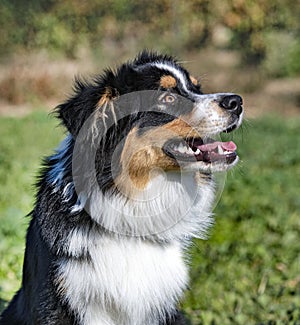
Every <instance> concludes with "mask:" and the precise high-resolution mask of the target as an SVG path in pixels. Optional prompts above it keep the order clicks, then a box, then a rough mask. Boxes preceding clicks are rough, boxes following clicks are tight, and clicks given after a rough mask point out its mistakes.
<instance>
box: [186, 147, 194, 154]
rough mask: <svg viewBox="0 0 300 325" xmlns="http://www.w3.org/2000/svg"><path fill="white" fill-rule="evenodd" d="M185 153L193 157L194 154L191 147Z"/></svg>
mask: <svg viewBox="0 0 300 325" xmlns="http://www.w3.org/2000/svg"><path fill="white" fill-rule="evenodd" d="M186 153H187V154H189V155H194V154H195V153H194V151H193V150H192V148H191V147H188V148H187V151H186Z"/></svg>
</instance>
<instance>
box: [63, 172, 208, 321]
mask: <svg viewBox="0 0 300 325" xmlns="http://www.w3.org/2000/svg"><path fill="white" fill-rule="evenodd" d="M174 177H175V178H174ZM184 177H185V179H183V180H181V183H178V182H177V176H176V175H168V179H167V181H166V184H165V186H166V187H165V188H163V190H162V191H160V192H159V191H158V193H157V194H159V195H154V194H155V192H153V189H154V188H155V187H156V188H157V184H156V183H155V182H153V184H152V185H153V187H152V188H151V187H149V189H148V194H149V195H150V194H151V193H152V195H153V197H152V198H151V199H152V203H150V204H149V202H145V201H143V200H142V199H143V197H140V200H139V201H136V202H137V203H138V204H137V203H136V206H135V208H134V209H133V207H130V206H127V205H126V204H125V202H118V200H120V197H118V196H116V197H114V196H113V195H111V196H108V197H104V199H105V200H102V202H101V206H102V209H101V211H106V213H107V215H106V216H105V217H106V218H107V219H105V220H104V221H103V220H101V219H100V215H99V216H98V217H99V219H98V220H99V223H100V221H101V222H108V220H109V218H113V220H112V221H111V223H110V225H111V226H113V225H117V226H118V223H120V225H121V221H122V220H121V219H118V218H120V217H121V213H124V214H123V216H125V217H128V216H126V215H125V213H130V212H131V213H133V211H134V213H136V214H135V215H134V216H132V217H133V218H136V219H137V221H135V222H139V221H140V219H138V218H142V219H141V223H140V224H138V225H137V224H134V223H133V224H131V225H130V226H132V227H134V226H139V227H141V226H142V225H143V223H145V222H148V221H149V220H150V221H151V222H152V223H151V225H153V220H154V221H157V225H158V226H160V227H161V226H168V227H166V228H165V229H162V231H161V232H160V233H144V234H141V235H140V236H138V234H136V236H129V235H128V234H126V233H122V232H120V229H121V228H114V229H110V232H104V233H99V231H97V230H94V231H93V230H91V229H87V230H83V229H81V230H80V231H79V230H76V232H74V233H70V235H69V239H68V242H69V245H68V247H69V253H70V255H73V256H74V255H76V251H77V250H78V251H83V250H84V251H85V253H86V255H87V256H89V258H88V259H87V260H86V261H82V260H79V261H78V262H77V261H76V260H75V261H74V259H68V258H61V260H60V263H59V273H60V279H63V281H61V288H60V290H62V292H64V294H65V297H66V299H67V301H68V303H69V305H70V307H71V309H72V310H73V311H75V313H76V314H77V315H78V317H79V318H80V320H81V322H82V323H83V324H85V325H92V324H97V325H99V324H100V325H102V324H103V325H104V324H109V325H117V324H118V325H159V320H160V319H164V318H165V317H167V316H168V315H171V314H173V313H174V310H175V309H176V305H177V302H178V301H179V299H180V297H181V296H182V294H183V291H184V290H185V289H186V286H187V283H188V270H187V266H186V263H185V259H184V249H185V248H186V246H187V243H188V242H189V241H190V238H191V236H193V235H194V234H193V233H194V232H196V231H198V232H199V230H200V232H201V230H202V231H204V230H206V228H207V227H208V224H209V223H211V219H210V216H209V209H210V207H211V201H212V196H213V188H212V184H211V183H210V182H206V187H203V185H204V184H202V190H200V189H201V186H200V185H199V184H198V185H197V189H196V188H195V187H194V186H195V184H197V183H195V175H193V176H191V175H189V176H188V175H185V176H184ZM157 181H159V183H160V184H161V179H157ZM186 187H188V190H187V191H183V188H186ZM161 189H162V188H161ZM180 191H181V192H180ZM195 191H196V194H195ZM179 194H181V196H178V195H179ZM174 195H175V197H174ZM187 195H188V196H187ZM148 198H149V199H150V197H149V196H148ZM188 198H189V201H188V202H186V201H187V200H188ZM191 198H193V199H194V201H192V200H191ZM94 199H95V197H94V198H93V200H94ZM102 199H103V197H102ZM172 199H173V200H172ZM174 199H175V200H174ZM169 200H172V201H171V202H170V201H169ZM197 200H198V201H197ZM92 202H93V201H92ZM150 202H151V201H150ZM168 203H169V204H171V205H173V206H171V208H170V207H169V209H168V206H165V207H166V209H165V210H163V209H162V208H163V207H164V206H163V204H165V205H166V204H168ZM187 203H188V204H187ZM94 204H95V207H94V210H93V209H92V210H91V211H92V213H94V215H92V217H93V218H94V220H95V216H96V215H95V213H96V212H99V210H97V204H96V202H95V201H94ZM126 206H127V207H128V210H126V209H125V208H126ZM124 207H125V208H124ZM181 207H182V209H183V210H179V209H180V208H181ZM129 208H131V209H133V210H132V211H131V210H129ZM118 209H119V210H118ZM121 209H122V210H121ZM124 209H125V210H124ZM156 209H157V210H156ZM141 211H144V213H145V214H144V216H143V215H139V213H141ZM155 211H156V212H157V211H161V212H162V215H160V214H156V215H155V216H156V217H157V218H160V217H165V218H169V215H168V214H167V212H168V211H172V213H174V214H175V213H176V212H177V213H181V212H182V213H183V212H185V213H183V215H182V216H180V218H178V215H176V214H175V215H173V217H174V219H167V221H168V222H170V223H171V224H164V223H162V220H155V219H152V220H151V217H152V215H151V213H154V212H155ZM99 213H100V212H99ZM118 213H120V215H117V218H116V214H118ZM170 216H171V215H170ZM101 217H102V218H103V217H104V215H103V214H102V215H101ZM143 217H144V218H143ZM122 224H123V226H124V225H126V224H127V225H128V219H125V221H124V219H123V223H122ZM102 225H104V224H102ZM105 225H107V224H105ZM149 225H150V223H149ZM149 225H148V226H149ZM201 227H202V228H201ZM128 229H135V228H128ZM137 229H140V228H137ZM142 229H144V231H146V230H147V231H149V229H147V228H146V227H144V228H142ZM112 230H113V231H112Z"/></svg>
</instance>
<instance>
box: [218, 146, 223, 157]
mask: <svg viewBox="0 0 300 325" xmlns="http://www.w3.org/2000/svg"><path fill="white" fill-rule="evenodd" d="M218 154H219V155H223V154H224V150H223V148H222V146H220V145H218Z"/></svg>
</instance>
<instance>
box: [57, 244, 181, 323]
mask: <svg viewBox="0 0 300 325" xmlns="http://www.w3.org/2000/svg"><path fill="white" fill-rule="evenodd" d="M89 253H90V256H91V260H89V261H78V260H75V261H74V260H63V261H61V265H60V268H59V269H60V279H62V281H61V282H60V283H61V286H62V288H60V289H61V292H64V295H65V298H66V300H67V301H68V303H69V305H70V307H71V309H72V310H73V311H75V312H76V314H78V316H79V318H80V320H81V323H82V324H85V325H94V324H95V325H96V324H98V325H102V324H103V325H104V324H109V325H114V324H118V325H148V324H149V325H150V324H151V325H156V324H158V319H159V317H164V316H165V313H171V312H173V311H174V308H175V307H176V303H177V301H178V298H180V296H181V295H182V293H183V290H184V289H185V287H186V283H187V268H186V265H185V263H184V259H183V256H182V249H181V248H180V246H179V245H178V244H173V245H168V246H160V245H153V244H151V243H145V242H142V241H139V240H136V239H122V240H116V239H111V238H105V239H101V240H99V241H98V242H96V243H94V244H93V245H91V246H90V247H89Z"/></svg>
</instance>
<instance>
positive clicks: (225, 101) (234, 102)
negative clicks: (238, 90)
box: [219, 95, 243, 115]
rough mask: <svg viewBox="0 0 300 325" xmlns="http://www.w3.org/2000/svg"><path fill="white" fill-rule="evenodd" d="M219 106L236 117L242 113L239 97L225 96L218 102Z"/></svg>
mask: <svg viewBox="0 0 300 325" xmlns="http://www.w3.org/2000/svg"><path fill="white" fill-rule="evenodd" d="M219 105H220V106H221V107H223V108H225V109H226V110H229V111H231V112H234V113H235V114H237V115H240V114H241V113H242V111H243V108H242V105H243V99H242V97H241V96H239V95H226V96H224V97H223V98H222V99H221V100H220V102H219Z"/></svg>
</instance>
